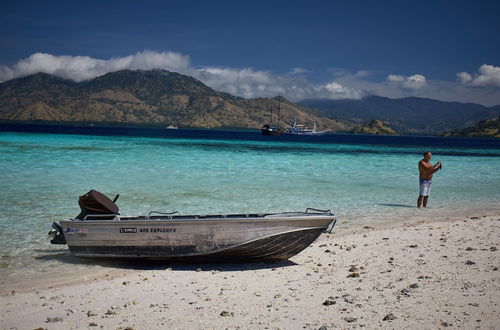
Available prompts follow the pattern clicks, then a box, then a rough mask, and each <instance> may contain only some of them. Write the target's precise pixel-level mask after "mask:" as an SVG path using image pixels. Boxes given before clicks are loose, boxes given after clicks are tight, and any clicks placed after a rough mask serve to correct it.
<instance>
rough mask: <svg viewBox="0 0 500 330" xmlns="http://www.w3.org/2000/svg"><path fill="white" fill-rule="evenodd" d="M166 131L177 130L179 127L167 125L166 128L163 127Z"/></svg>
mask: <svg viewBox="0 0 500 330" xmlns="http://www.w3.org/2000/svg"><path fill="white" fill-rule="evenodd" d="M165 128H166V129H178V128H179V127H177V126H174V125H168V126H167V127H165Z"/></svg>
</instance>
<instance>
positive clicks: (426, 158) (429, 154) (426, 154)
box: [424, 151, 432, 162]
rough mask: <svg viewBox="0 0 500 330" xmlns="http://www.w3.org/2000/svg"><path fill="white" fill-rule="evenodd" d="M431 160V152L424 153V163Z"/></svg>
mask: <svg viewBox="0 0 500 330" xmlns="http://www.w3.org/2000/svg"><path fill="white" fill-rule="evenodd" d="M431 158H432V154H431V152H430V151H426V152H424V160H425V161H426V162H428V161H429V160H431Z"/></svg>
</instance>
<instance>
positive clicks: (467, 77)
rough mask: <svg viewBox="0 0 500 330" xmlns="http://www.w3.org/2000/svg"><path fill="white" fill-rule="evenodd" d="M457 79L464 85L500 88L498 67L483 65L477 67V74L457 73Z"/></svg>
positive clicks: (499, 69) (499, 70)
mask: <svg viewBox="0 0 500 330" xmlns="http://www.w3.org/2000/svg"><path fill="white" fill-rule="evenodd" d="M457 78H458V80H459V81H460V82H461V83H462V84H464V85H470V86H482V87H486V86H491V87H500V67H498V66H494V65H489V64H483V65H481V66H480V67H479V73H476V74H473V75H472V74H470V73H467V72H459V73H457Z"/></svg>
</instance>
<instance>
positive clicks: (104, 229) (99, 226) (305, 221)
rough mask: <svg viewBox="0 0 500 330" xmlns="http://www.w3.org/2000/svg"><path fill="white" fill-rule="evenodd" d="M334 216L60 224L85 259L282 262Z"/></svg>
mask: <svg viewBox="0 0 500 330" xmlns="http://www.w3.org/2000/svg"><path fill="white" fill-rule="evenodd" d="M334 220H335V218H334V217H333V216H324V215H319V216H314V215H302V216H290V215H286V216H281V217H280V216H276V215H273V216H270V217H266V216H262V217H254V218H252V217H249V218H236V219H228V218H215V219H207V220H202V219H183V220H175V219H174V220H172V219H169V220H164V219H159V220H119V221H115V220H100V221H89V220H83V221H82V220H68V221H61V222H60V225H61V227H62V230H63V233H64V237H65V239H66V242H67V244H68V247H69V250H70V252H71V253H72V254H73V255H75V256H78V257H88V258H96V257H97V258H106V257H108V258H153V259H163V260H172V261H210V262H212V261H226V260H227V261H229V260H230V261H253V260H285V259H289V258H290V257H292V256H294V255H295V254H297V253H299V252H301V251H302V250H304V249H305V248H306V247H308V246H309V245H310V244H311V243H312V242H314V240H316V239H317V238H318V236H319V235H320V234H321V233H322V232H324V231H325V230H326V229H327V228H328V226H329V225H331V224H332V221H334Z"/></svg>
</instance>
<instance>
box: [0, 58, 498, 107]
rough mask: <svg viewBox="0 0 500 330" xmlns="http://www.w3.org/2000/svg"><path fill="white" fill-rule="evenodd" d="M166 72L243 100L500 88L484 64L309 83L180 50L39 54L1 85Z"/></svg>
mask: <svg viewBox="0 0 500 330" xmlns="http://www.w3.org/2000/svg"><path fill="white" fill-rule="evenodd" d="M125 69H130V70H139V69H141V70H151V69H165V70H169V71H174V72H179V73H182V74H186V75H189V76H192V77H194V78H196V79H199V80H200V81H202V82H203V83H205V84H206V85H208V86H210V87H212V88H213V89H215V90H219V91H224V92H228V93H230V94H233V95H236V96H240V97H244V98H256V97H274V96H276V95H282V96H284V97H286V98H287V99H289V100H291V101H300V100H303V99H306V98H329V99H360V98H362V97H364V96H366V95H370V94H375V95H380V96H386V97H392V98H399V97H406V96H410V95H411V96H420V97H429V98H435V99H440V100H446V101H460V102H477V103H482V104H487V105H496V104H499V103H500V93H499V92H496V91H495V92H493V93H492V92H491V89H490V88H477V87H478V86H494V87H500V67H495V66H493V65H486V64H485V65H482V66H481V67H480V68H479V70H478V73H475V74H470V73H467V72H460V73H458V74H457V78H458V80H457V81H436V80H427V79H426V77H425V76H423V75H420V74H414V75H411V76H403V75H397V74H391V75H388V76H387V77H386V79H383V80H381V81H380V80H377V79H372V77H371V76H376V75H377V74H376V73H372V72H370V71H363V70H360V71H357V72H354V73H350V72H348V71H346V70H342V69H336V70H335V71H333V72H331V80H330V81H327V82H326V83H313V82H311V81H310V80H307V79H306V76H307V75H305V74H306V73H310V72H309V71H308V70H307V69H304V68H299V67H296V68H292V69H291V70H290V72H288V73H287V74H282V75H278V74H275V73H273V72H270V71H262V70H255V69H253V68H233V67H202V68H196V67H193V66H192V65H191V61H190V58H189V56H188V55H184V54H180V53H176V52H155V51H143V52H139V53H136V54H134V55H129V56H124V57H114V58H111V59H96V58H92V57H89V56H57V55H51V54H46V53H35V54H33V55H31V56H29V57H27V58H25V59H22V60H20V61H18V62H17V63H16V64H14V65H12V66H6V65H1V64H0V82H1V81H6V80H10V79H14V78H18V77H22V76H26V75H30V74H34V73H37V72H46V73H50V74H54V75H57V76H60V77H63V78H67V79H72V80H74V81H84V80H88V79H93V78H95V77H98V76H101V75H104V74H106V73H108V72H114V71H118V70H125Z"/></svg>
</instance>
